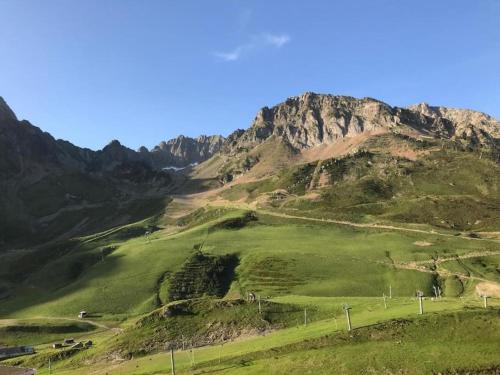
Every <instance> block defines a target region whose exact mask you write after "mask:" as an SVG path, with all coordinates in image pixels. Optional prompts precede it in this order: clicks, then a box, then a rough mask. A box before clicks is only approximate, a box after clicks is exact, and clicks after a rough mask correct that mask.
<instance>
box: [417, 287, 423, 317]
mask: <svg viewBox="0 0 500 375" xmlns="http://www.w3.org/2000/svg"><path fill="white" fill-rule="evenodd" d="M417 297H418V306H419V314H420V315H422V314H423V313H424V303H423V299H424V292H422V291H421V290H419V291H417Z"/></svg>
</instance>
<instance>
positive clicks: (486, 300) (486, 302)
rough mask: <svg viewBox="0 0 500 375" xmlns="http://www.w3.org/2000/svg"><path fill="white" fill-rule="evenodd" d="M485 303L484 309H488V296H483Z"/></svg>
mask: <svg viewBox="0 0 500 375" xmlns="http://www.w3.org/2000/svg"><path fill="white" fill-rule="evenodd" d="M483 303H484V308H485V309H486V308H488V296H487V295H486V294H484V295H483Z"/></svg>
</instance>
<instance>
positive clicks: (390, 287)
mask: <svg viewBox="0 0 500 375" xmlns="http://www.w3.org/2000/svg"><path fill="white" fill-rule="evenodd" d="M389 299H392V285H389Z"/></svg>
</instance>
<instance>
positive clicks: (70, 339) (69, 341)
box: [64, 337, 75, 345]
mask: <svg viewBox="0 0 500 375" xmlns="http://www.w3.org/2000/svg"><path fill="white" fill-rule="evenodd" d="M74 343H75V339H74V338H72V337H71V338H69V339H64V345H71V344H74Z"/></svg>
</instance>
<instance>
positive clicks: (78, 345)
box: [71, 341, 83, 349]
mask: <svg viewBox="0 0 500 375" xmlns="http://www.w3.org/2000/svg"><path fill="white" fill-rule="evenodd" d="M82 348H83V342H81V341H80V342H78V343H76V344H75V345H73V346H72V347H71V349H82Z"/></svg>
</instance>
